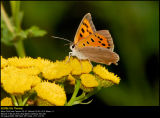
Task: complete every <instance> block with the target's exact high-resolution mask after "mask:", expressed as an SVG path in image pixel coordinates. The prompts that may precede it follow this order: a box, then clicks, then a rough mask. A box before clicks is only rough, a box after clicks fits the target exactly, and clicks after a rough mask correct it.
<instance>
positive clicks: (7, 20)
mask: <svg viewBox="0 0 160 118" xmlns="http://www.w3.org/2000/svg"><path fill="white" fill-rule="evenodd" d="M1 13H2V18H3V20H4V22H5V23H6V26H7V27H8V30H9V31H10V32H11V33H14V28H13V26H12V24H11V22H10V20H9V18H8V15H7V13H6V12H5V10H4V7H3V5H2V3H1Z"/></svg>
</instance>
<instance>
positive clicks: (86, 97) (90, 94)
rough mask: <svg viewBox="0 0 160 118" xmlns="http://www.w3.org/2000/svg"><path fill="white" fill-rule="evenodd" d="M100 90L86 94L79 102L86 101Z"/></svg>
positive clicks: (98, 88)
mask: <svg viewBox="0 0 160 118" xmlns="http://www.w3.org/2000/svg"><path fill="white" fill-rule="evenodd" d="M100 89H101V87H97V88H96V89H95V90H94V91H92V92H90V93H88V94H87V95H86V96H85V97H84V98H82V99H80V100H79V101H83V100H86V99H88V98H89V97H91V96H93V95H95V94H96V93H97V92H98V91H99V90H100Z"/></svg>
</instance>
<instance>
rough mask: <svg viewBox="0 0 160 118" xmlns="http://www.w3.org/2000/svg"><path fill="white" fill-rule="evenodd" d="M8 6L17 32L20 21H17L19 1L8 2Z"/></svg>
mask: <svg viewBox="0 0 160 118" xmlns="http://www.w3.org/2000/svg"><path fill="white" fill-rule="evenodd" d="M10 4H11V12H12V16H13V22H14V24H15V27H16V28H17V30H18V31H20V19H19V11H20V1H10Z"/></svg>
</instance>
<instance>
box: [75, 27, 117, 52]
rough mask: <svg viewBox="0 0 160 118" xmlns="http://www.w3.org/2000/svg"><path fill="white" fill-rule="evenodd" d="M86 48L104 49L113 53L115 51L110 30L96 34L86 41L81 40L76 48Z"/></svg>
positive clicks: (88, 37)
mask: <svg viewBox="0 0 160 118" xmlns="http://www.w3.org/2000/svg"><path fill="white" fill-rule="evenodd" d="M86 46H92V47H104V48H108V49H110V50H111V51H113V49H114V44H113V40H112V37H111V35H110V33H109V31H108V30H100V31H96V32H94V33H93V34H91V35H89V36H87V37H86V38H85V39H82V40H80V41H79V42H78V43H77V45H76V48H83V47H86Z"/></svg>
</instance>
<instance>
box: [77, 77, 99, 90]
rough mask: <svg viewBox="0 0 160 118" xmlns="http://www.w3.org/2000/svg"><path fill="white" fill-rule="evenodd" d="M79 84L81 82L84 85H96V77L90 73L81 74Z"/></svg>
mask: <svg viewBox="0 0 160 118" xmlns="http://www.w3.org/2000/svg"><path fill="white" fill-rule="evenodd" d="M80 79H81V84H83V85H84V86H85V87H97V86H98V82H97V80H96V78H95V77H94V76H93V75H91V74H82V75H81V76H80Z"/></svg>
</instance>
